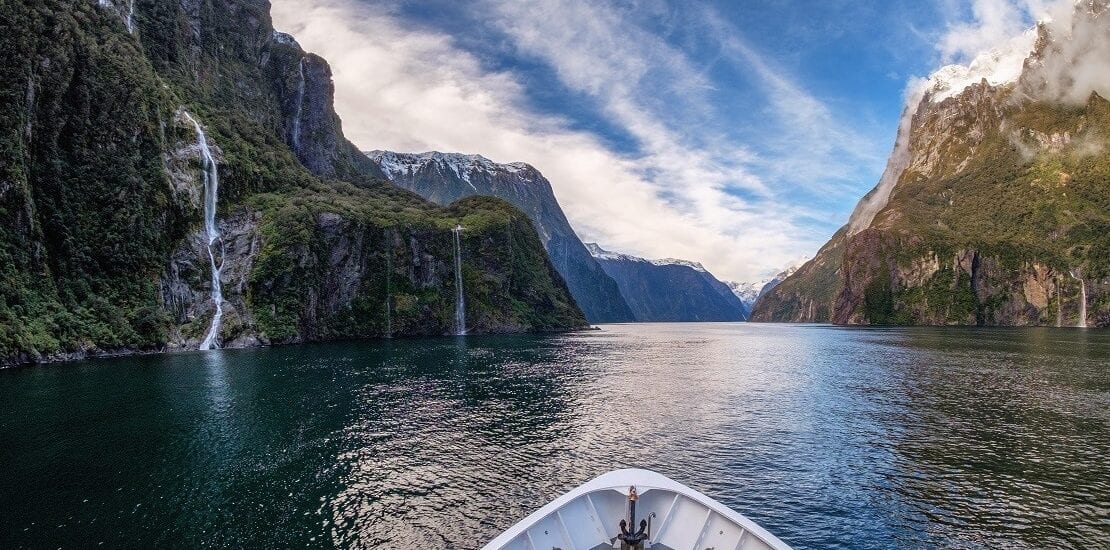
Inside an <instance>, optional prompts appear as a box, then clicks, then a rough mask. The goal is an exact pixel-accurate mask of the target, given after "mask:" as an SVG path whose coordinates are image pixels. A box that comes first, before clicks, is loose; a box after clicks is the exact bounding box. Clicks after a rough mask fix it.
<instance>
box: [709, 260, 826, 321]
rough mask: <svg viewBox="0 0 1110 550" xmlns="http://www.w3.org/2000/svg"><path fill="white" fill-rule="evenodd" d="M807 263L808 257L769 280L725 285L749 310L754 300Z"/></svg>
mask: <svg viewBox="0 0 1110 550" xmlns="http://www.w3.org/2000/svg"><path fill="white" fill-rule="evenodd" d="M808 261H809V257H808V256H807V257H804V258H801V259H799V260H798V261H796V262H794V263H792V264H790V265H789V266H788V267H786V268H785V269H783V270H782V271H780V272H779V273H778V275H775V276H774V277H772V278H770V279H763V280H761V281H754V282H750V281H749V282H726V283H725V284H727V285H728V287H729V289H731V290H732V293H733V294H735V295H736V297H737V298H739V299H740V301H741V302H744V305H745V306H747V307H748V308H749V309H750V308H751V307H752V304H755V301H756V300H758V299H760V298H761V297H762V296H763V295H764V294H767V293H768V292H770V291H771V290H772V289H773V288H775V287H776V286H778V285H779V283H781V282H783V281H785V280H786V278H787V277H789V276H791V275H793V274H794V272H796V271H798V269H799V268H800V267H802V266H803V265H805V263H806V262H808Z"/></svg>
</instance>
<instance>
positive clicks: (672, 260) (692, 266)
mask: <svg viewBox="0 0 1110 550" xmlns="http://www.w3.org/2000/svg"><path fill="white" fill-rule="evenodd" d="M649 261H650V262H651V263H653V264H655V265H681V266H684V267H688V268H690V269H693V270H694V271H705V272H707V273H708V270H707V269H705V266H703V265H701V264H700V263H698V262H693V261H690V260H680V259H678V258H663V259H661V260H649Z"/></svg>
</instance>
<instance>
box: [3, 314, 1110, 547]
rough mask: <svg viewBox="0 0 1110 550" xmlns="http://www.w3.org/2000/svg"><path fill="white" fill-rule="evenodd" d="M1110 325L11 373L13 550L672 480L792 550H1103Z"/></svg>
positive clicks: (205, 535)
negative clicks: (612, 475) (639, 472)
mask: <svg viewBox="0 0 1110 550" xmlns="http://www.w3.org/2000/svg"><path fill="white" fill-rule="evenodd" d="M1108 457H1110V332H1108V331H1093V330H1092V331H1084V330H1075V329H1031V330H971V329H874V330H863V329H859V330H849V329H839V328H832V327H815V326H774V325H747V324H732V325H729V324H703V325H668V324H658V325H620V326H607V327H605V330H603V331H595V332H586V333H578V334H571V335H560V336H550V337H477V338H475V337H471V338H465V339H429V340H407V341H405V340H398V341H394V342H361V343H345V344H331V345H313V346H302V347H289V348H279V349H267V350H245V351H218V352H211V353H193V354H182V355H170V356H160V357H142V358H128V359H118V360H100V361H89V362H81V363H72V364H66V365H57V366H50V367H40V368H28V369H17V370H9V371H0V472H2V476H0V547H2V548H24V547H26V548H58V547H63V548H74V547H95V546H97V545H98V544H100V543H103V544H104V546H106V547H117V548H118V547H141V548H153V547H225V548H240V547H248V548H275V547H276V548H284V547H366V548H373V547H381V548H461V549H469V548H478V547H480V546H481V544H482V543H484V542H485V541H486V540H487V539H488V538H490V537H492V536H493V535H495V534H497V533H498V532H499V531H500V530H502V529H504V528H506V527H508V526H510V525H511V524H513V523H515V522H516V521H517V520H518V519H520V518H522V517H523V516H524V515H526V514H527V513H528V512H530V511H531V510H533V509H535V508H537V507H539V506H541V505H542V504H544V503H546V502H547V501H548V500H549V499H551V498H553V497H555V496H556V495H558V494H559V493H561V492H563V491H565V490H567V489H570V488H571V487H573V486H575V485H577V484H579V483H581V482H583V481H585V480H587V479H589V478H591V477H593V476H594V475H597V474H599V473H602V472H604V471H607V470H610V469H613V468H618V467H625V466H636V467H644V468H650V469H654V470H658V471H660V472H662V473H664V474H666V475H669V476H671V477H673V478H675V479H677V480H679V481H681V482H684V483H687V484H688V485H691V486H693V487H695V488H697V489H700V490H702V491H703V492H705V493H707V494H709V495H710V496H713V497H715V498H717V499H718V500H720V501H722V502H723V503H725V504H727V505H729V506H731V507H733V508H735V509H737V510H738V511H740V512H742V513H744V514H746V515H748V516H749V517H751V518H752V519H754V520H756V521H757V522H759V523H761V524H762V525H764V526H765V527H766V528H768V529H769V530H770V531H772V532H774V533H776V534H777V535H778V536H779V537H780V538H782V539H783V540H785V541H786V542H788V543H790V544H792V545H794V546H795V547H796V548H921V547H942V548H950V547H951V548H1046V547H1074V548H1096V547H1101V548H1106V547H1110V459H1108Z"/></svg>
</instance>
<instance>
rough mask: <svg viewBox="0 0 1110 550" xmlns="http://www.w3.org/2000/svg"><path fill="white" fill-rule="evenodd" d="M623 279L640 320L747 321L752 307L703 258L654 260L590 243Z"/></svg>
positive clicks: (619, 281) (619, 279) (615, 277)
mask: <svg viewBox="0 0 1110 550" xmlns="http://www.w3.org/2000/svg"><path fill="white" fill-rule="evenodd" d="M586 248H587V249H588V250H589V251H590V254H592V255H593V257H594V258H596V259H597V261H598V262H600V263H601V267H602V268H603V269H604V270H605V272H606V273H608V274H609V276H610V277H612V278H613V280H615V281H616V282H617V286H618V287H619V288H620V291H621V294H622V295H623V296H624V299H625V301H626V302H627V303H628V305H629V307H631V308H632V313H633V314H634V315H635V316H636V320H637V321H745V320H747V318H748V314H749V310H748V308H747V306H746V305H744V303H743V302H742V301H741V300H740V298H738V297H737V296H736V295H735V294H734V293H733V291H732V288H730V287H729V285H727V284H725V283H723V282H721V281H719V280H718V279H717V278H716V277H714V276H713V274H711V273H710V272H709V271H708V270H706V269H705V267H703V266H702V265H701V264H699V263H697V262H691V261H687V260H677V259H673V258H667V259H663V260H648V259H645V258H640V257H638V256H631V255H628V254H619V253H616V252H610V251H608V250H605V249H603V248H601V246H599V245H597V244H596V243H586Z"/></svg>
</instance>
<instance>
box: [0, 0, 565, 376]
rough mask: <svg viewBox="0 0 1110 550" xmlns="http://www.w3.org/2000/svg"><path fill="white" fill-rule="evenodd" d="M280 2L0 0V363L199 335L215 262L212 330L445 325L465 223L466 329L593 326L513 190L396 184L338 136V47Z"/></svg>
mask: <svg viewBox="0 0 1110 550" xmlns="http://www.w3.org/2000/svg"><path fill="white" fill-rule="evenodd" d="M132 8H133V11H132ZM268 10H269V4H268V3H267V2H265V1H264V0H212V1H206V2H198V1H193V0H182V1H180V2H175V1H168V0H167V1H138V2H135V3H130V2H121V1H114V0H95V1H94V0H88V1H85V0H82V1H76V2H73V1H62V0H46V1H43V0H35V1H31V0H16V1H14V2H8V3H5V4H2V5H0V48H3V50H4V51H5V53H6V57H5V60H4V61H3V62H0V105H2V106H3V108H2V109H0V364H4V365H9V364H18V363H25V362H32V361H41V360H50V359H56V358H64V357H76V356H82V355H86V354H99V353H129V352H139V351H159V350H165V349H181V348H184V349H190V348H195V347H196V346H197V345H198V342H199V341H200V340H201V338H203V336H204V335H205V333H206V332H207V330H208V328H209V327H210V326H211V325H212V324H213V323H212V321H213V317H214V315H213V314H214V311H215V310H216V304H215V303H214V302H213V294H212V290H213V287H214V286H215V285H214V284H213V281H212V274H213V273H214V270H213V269H212V268H211V265H212V263H215V265H217V266H222V269H220V270H219V273H220V277H219V278H218V280H219V282H220V283H221V285H220V286H221V287H222V290H223V300H222V301H221V304H220V305H221V306H222V309H223V311H224V315H223V320H222V323H220V324H219V325H218V328H219V330H218V331H217V344H221V345H229V346H248V345H257V344H265V343H288V342H301V341H308V340H320V339H330V338H349V337H365V336H386V335H410V334H444V333H447V332H450V331H451V330H452V328H451V327H452V322H453V319H454V310H455V293H456V290H457V286H456V283H455V281H456V277H455V262H454V257H455V245H454V239H453V234H452V232H451V228H453V227H455V226H456V225H457V224H461V225H462V226H463V227H464V228H465V229H464V231H463V232H462V238H461V239H460V244H461V246H460V247H459V248H460V250H459V252H460V253H461V260H462V261H461V265H462V270H461V273H462V280H463V287H464V288H463V291H464V295H465V297H466V313H467V319H468V327H467V328H468V329H469V330H470V331H471V332H506V331H524V330H529V331H531V330H561V329H569V328H576V327H581V326H584V325H585V319H584V318H583V316H582V314H581V312H580V311H579V310H578V308H577V307H576V306H575V305H574V302H573V299H572V298H571V297H570V295H569V293H568V291H567V290H566V286H565V284H564V283H563V282H562V280H561V279H560V278H559V276H558V274H557V272H556V271H555V270H554V268H553V267H552V266H551V264H550V262H548V261H547V258H546V256H545V254H544V252H543V248H542V244H541V243H540V241H539V238H538V236H537V234H536V232H535V230H534V229H533V228H532V225H531V223H530V222H529V221H528V219H527V217H526V216H524V215H523V214H522V213H521V212H520V211H518V210H516V209H514V208H513V207H511V206H510V205H508V204H506V203H504V202H501V201H498V200H495V199H470V200H465V201H459V202H457V203H455V204H452V205H450V206H449V207H438V206H435V205H433V204H430V203H428V202H426V201H424V200H422V199H420V198H419V197H417V196H415V195H413V194H412V193H409V192H407V191H404V190H402V189H399V188H396V187H394V186H392V185H389V184H387V183H384V182H383V181H382V180H381V179H380V177H381V173H380V172H378V171H377V169H376V166H375V165H374V164H373V163H371V162H369V161H368V160H367V159H366V158H365V157H364V156H362V155H361V154H359V153H358V152H357V150H356V149H355V148H354V146H353V145H351V144H350V143H349V142H348V141H347V140H346V139H345V138H344V137H343V135H342V132H341V127H340V123H339V119H338V117H337V116H336V115H335V113H334V110H333V109H332V106H331V93H332V92H331V90H332V89H331V83H330V78H329V75H330V72H329V70H328V68H327V65H326V63H324V62H323V60H321V59H319V58H316V57H314V56H311V55H308V54H305V53H304V52H303V51H301V50H300V48H299V46H296V43H295V42H294V41H292V40H291V39H289V38H288V37H286V36H284V35H281V34H276V33H275V32H274V30H273V28H272V26H271V23H270V19H269V11H268ZM302 74H303V78H302ZM193 120H195V121H196V122H197V126H194V125H193V124H192V121H193ZM198 127H199V128H202V129H203V132H204V134H205V138H206V140H205V141H206V143H205V144H206V145H207V149H204V148H202V147H201V140H200V135H199V134H198V132H197V128H198ZM205 151H206V152H207V153H208V154H209V155H210V157H211V163H213V164H214V165H215V170H216V172H215V174H217V175H218V183H219V185H218V192H216V193H215V195H214V196H215V198H216V202H215V208H214V209H212V210H213V211H214V212H215V224H214V225H215V228H216V232H217V236H216V237H215V238H214V239H213V240H212V242H211V244H210V243H209V236H208V235H209V233H208V232H206V231H205V229H204V227H203V223H202V222H203V219H204V212H205V210H206V206H205V198H206V197H207V196H208V195H207V192H206V189H207V188H206V186H205V181H206V175H205V174H206V173H207V168H205V167H206V166H208V165H207V164H206V162H202V157H203V156H204V152H205ZM205 158H206V157H205ZM210 251H211V254H212V258H211V259H210V258H209V253H210Z"/></svg>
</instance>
